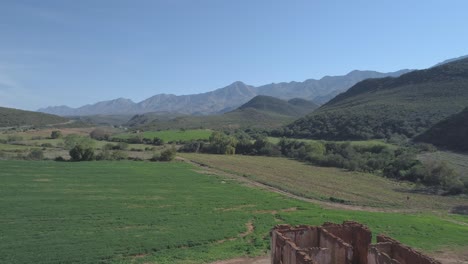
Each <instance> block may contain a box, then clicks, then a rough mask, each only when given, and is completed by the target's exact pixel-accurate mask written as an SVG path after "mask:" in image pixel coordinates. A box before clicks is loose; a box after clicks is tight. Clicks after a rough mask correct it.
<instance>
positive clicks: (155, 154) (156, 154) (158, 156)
mask: <svg viewBox="0 0 468 264" xmlns="http://www.w3.org/2000/svg"><path fill="white" fill-rule="evenodd" d="M160 158H161V153H159V152H155V153H154V154H153V157H152V158H151V159H150V160H151V161H159V159H160Z"/></svg>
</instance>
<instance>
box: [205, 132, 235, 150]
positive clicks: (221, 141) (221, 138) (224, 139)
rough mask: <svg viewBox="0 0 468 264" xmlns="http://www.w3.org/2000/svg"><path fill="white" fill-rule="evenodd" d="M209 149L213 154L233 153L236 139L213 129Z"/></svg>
mask: <svg viewBox="0 0 468 264" xmlns="http://www.w3.org/2000/svg"><path fill="white" fill-rule="evenodd" d="M209 141H210V149H211V152H212V153H215V154H235V153H236V145H237V139H236V138H235V137H231V136H228V135H226V134H224V133H221V132H218V131H215V132H213V133H212V134H211V136H210V139H209Z"/></svg>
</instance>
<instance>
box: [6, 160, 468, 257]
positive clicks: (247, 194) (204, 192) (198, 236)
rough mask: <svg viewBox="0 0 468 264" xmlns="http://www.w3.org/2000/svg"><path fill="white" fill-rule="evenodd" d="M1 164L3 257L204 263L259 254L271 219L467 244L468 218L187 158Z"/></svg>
mask: <svg viewBox="0 0 468 264" xmlns="http://www.w3.org/2000/svg"><path fill="white" fill-rule="evenodd" d="M0 167H1V168H2V170H0V181H1V182H2V184H1V185H0V210H1V211H2V214H1V215H0V234H1V237H2V243H1V244H0V252H1V255H2V258H1V260H0V262H2V263H71V262H73V263H148V262H151V263H207V262H210V261H213V260H217V259H226V258H231V257H235V256H241V255H247V256H254V255H262V254H265V253H266V251H267V249H268V243H269V238H268V231H269V229H270V228H271V227H273V226H274V225H275V224H280V223H290V224H322V223H323V222H325V221H332V222H341V221H343V220H357V221H360V222H362V223H365V224H367V225H369V226H370V227H371V228H372V230H374V233H377V232H384V233H386V234H388V235H391V236H394V237H395V238H397V239H399V240H401V241H402V242H404V243H407V244H409V245H411V246H414V247H417V248H419V249H422V250H424V251H426V252H433V251H435V250H438V249H451V250H457V249H458V250H460V249H463V248H466V245H468V236H466V234H467V232H468V226H466V225H461V224H457V223H455V222H450V221H447V220H444V219H442V218H439V217H438V216H434V215H430V214H428V213H419V214H400V213H371V212H357V211H343V210H327V209H323V208H320V207H319V206H317V205H313V204H310V203H306V202H301V201H297V200H293V199H289V198H286V197H284V196H281V195H279V194H275V193H271V192H267V191H264V190H259V189H255V188H252V187H248V186H243V185H241V184H239V183H238V182H236V181H233V180H229V179H227V178H222V177H219V176H214V175H205V174H200V173H197V172H195V171H194V170H193V167H192V166H191V165H189V164H186V163H179V162H174V163H149V162H82V163H63V162H51V161H49V162H47V161H46V162H31V161H0ZM460 218H461V219H465V218H464V217H460Z"/></svg>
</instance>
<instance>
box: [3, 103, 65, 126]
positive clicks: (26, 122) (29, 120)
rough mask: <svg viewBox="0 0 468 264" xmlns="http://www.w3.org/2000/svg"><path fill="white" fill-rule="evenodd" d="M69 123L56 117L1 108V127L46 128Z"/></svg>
mask: <svg viewBox="0 0 468 264" xmlns="http://www.w3.org/2000/svg"><path fill="white" fill-rule="evenodd" d="M67 121H68V119H66V118H63V117H60V116H56V115H50V114H43V113H38V112H32V111H24V110H19V109H13V108H5V107H0V127H17V126H45V125H51V124H59V123H64V122H67Z"/></svg>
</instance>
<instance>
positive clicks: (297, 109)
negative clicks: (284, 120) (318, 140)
mask: <svg viewBox="0 0 468 264" xmlns="http://www.w3.org/2000/svg"><path fill="white" fill-rule="evenodd" d="M247 108H253V109H256V110H258V111H262V112H268V113H273V114H279V115H285V116H293V117H300V116H304V115H306V114H308V113H310V112H312V111H313V110H315V109H316V108H318V105H316V104H315V103H313V102H311V101H307V100H304V99H299V98H295V99H291V100H289V101H285V100H281V99H278V98H275V97H271V96H266V95H258V96H255V97H254V98H253V99H252V100H250V101H248V102H247V103H245V104H244V105H242V106H240V107H239V108H238V109H240V110H243V109H247Z"/></svg>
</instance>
